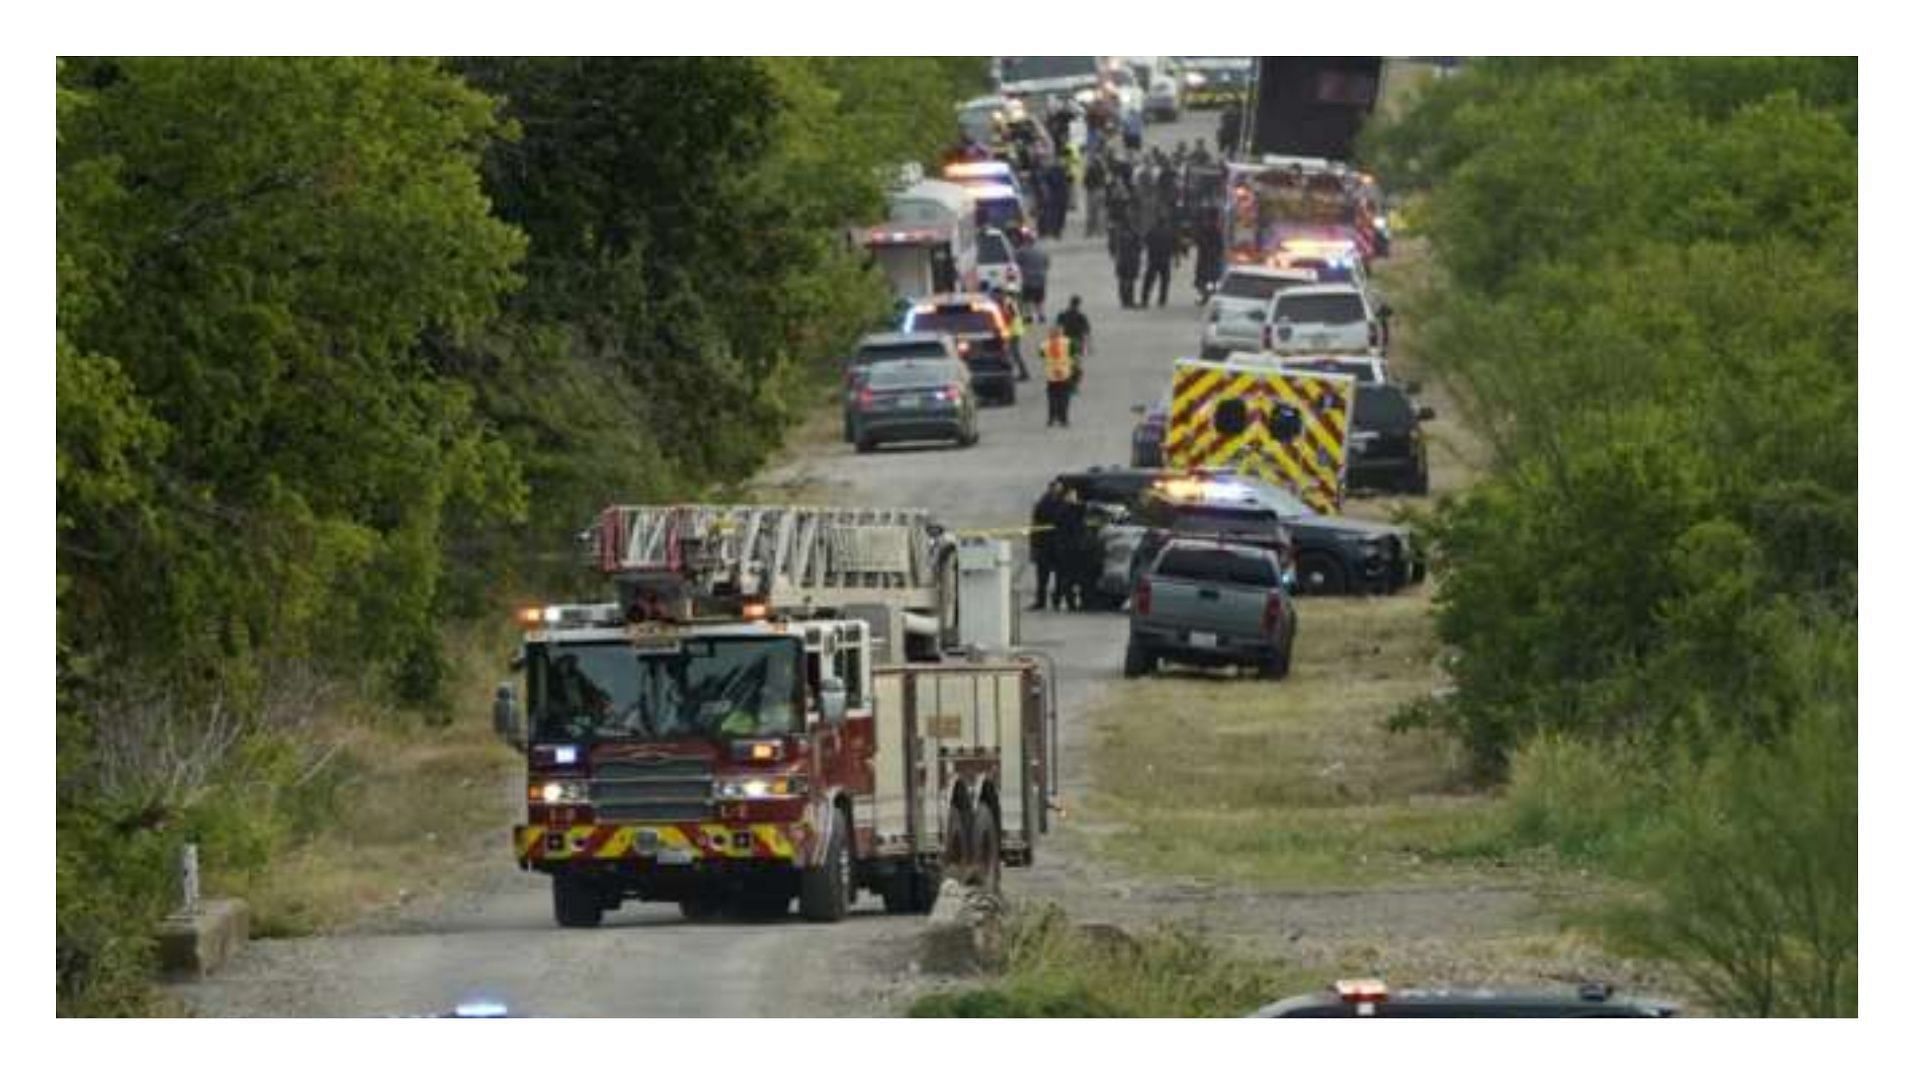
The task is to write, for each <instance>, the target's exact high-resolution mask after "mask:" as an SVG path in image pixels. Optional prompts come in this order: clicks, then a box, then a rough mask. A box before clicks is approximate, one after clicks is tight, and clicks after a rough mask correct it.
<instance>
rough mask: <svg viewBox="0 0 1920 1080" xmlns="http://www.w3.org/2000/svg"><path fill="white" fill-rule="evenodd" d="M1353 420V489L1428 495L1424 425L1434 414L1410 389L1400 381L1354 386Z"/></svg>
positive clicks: (1349, 478)
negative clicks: (1422, 426) (1424, 421)
mask: <svg viewBox="0 0 1920 1080" xmlns="http://www.w3.org/2000/svg"><path fill="white" fill-rule="evenodd" d="M1354 394H1355V399H1354V403H1353V422H1352V424H1351V425H1350V428H1349V430H1348V433H1347V488H1348V490H1350V491H1362V490H1374V491H1398V492H1404V493H1406V494H1409V495H1425V494H1426V493H1427V442H1426V440H1425V439H1424V438H1422V437H1421V435H1420V422H1421V421H1422V420H1431V419H1433V410H1432V409H1431V408H1429V407H1427V406H1425V405H1421V406H1418V407H1415V405H1414V403H1413V398H1412V396H1411V394H1410V392H1409V389H1408V388H1407V387H1405V386H1400V385H1397V384H1394V383H1371V384H1365V383H1363V384H1361V385H1360V386H1357V387H1355V388H1354Z"/></svg>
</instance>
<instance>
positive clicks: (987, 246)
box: [978, 229, 1021, 297]
mask: <svg viewBox="0 0 1920 1080" xmlns="http://www.w3.org/2000/svg"><path fill="white" fill-rule="evenodd" d="M978 265H979V267H980V283H981V288H982V289H1004V290H1005V291H1006V293H1007V295H1008V296H1013V297H1018V296H1019V295H1020V285H1021V281H1020V263H1019V261H1018V260H1017V259H1016V258H1015V256H1014V251H1013V241H1012V240H1011V239H1009V238H1008V237H1007V234H1006V233H1003V232H1001V231H1000V230H999V229H981V230H980V238H979V264H978Z"/></svg>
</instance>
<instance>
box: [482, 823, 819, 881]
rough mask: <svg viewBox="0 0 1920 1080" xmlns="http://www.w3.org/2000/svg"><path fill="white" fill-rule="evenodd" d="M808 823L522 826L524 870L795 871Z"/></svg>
mask: <svg viewBox="0 0 1920 1080" xmlns="http://www.w3.org/2000/svg"><path fill="white" fill-rule="evenodd" d="M813 841H814V835H813V829H812V828H811V827H810V826H809V825H808V824H807V823H806V822H804V821H795V822H779V823H767V822H753V823H744V822H743V823H739V824H733V823H726V822H705V823H699V824H685V823H675V824H638V825H627V824H621V825H568V826H557V825H556V826H548V825H518V826H515V827H514V831H513V842H514V853H515V855H516V857H517V858H518V860H519V863H520V868H521V869H523V870H554V869H559V868H561V867H582V866H584V865H592V866H597V867H602V868H606V869H614V868H619V869H622V870H649V869H661V870H669V869H672V868H687V867H692V868H698V869H703V870H717V871H726V870H730V869H740V870H745V869H750V868H758V869H797V868H799V867H802V866H805V865H806V864H807V862H808V857H809V856H810V855H811V853H812V850H813Z"/></svg>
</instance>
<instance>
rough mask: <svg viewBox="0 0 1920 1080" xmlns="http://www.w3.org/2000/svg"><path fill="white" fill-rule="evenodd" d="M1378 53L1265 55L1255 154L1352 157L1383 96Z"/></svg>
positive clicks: (1256, 92) (1256, 102) (1250, 150)
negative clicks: (1361, 134)
mask: <svg viewBox="0 0 1920 1080" xmlns="http://www.w3.org/2000/svg"><path fill="white" fill-rule="evenodd" d="M1384 62H1385V57H1380V56H1263V57H1261V58H1260V63H1259V68H1258V71H1257V73H1256V74H1255V77H1254V88H1253V94H1252V98H1253V123H1252V125H1251V131H1252V136H1253V138H1252V145H1250V146H1248V147H1246V148H1244V150H1243V152H1244V153H1245V154H1246V155H1247V156H1248V157H1252V158H1258V157H1261V156H1264V155H1267V154H1280V155H1285V156H1288V157H1307V158H1326V159H1328V160H1330V161H1352V160H1353V144H1354V140H1355V139H1356V138H1357V137H1358V136H1359V134H1360V128H1361V126H1362V125H1364V124H1365V123H1366V121H1367V117H1368V115H1370V114H1371V113H1372V112H1373V108H1374V104H1375V103H1376V102H1377V101H1378V99H1379V96H1380V81H1381V68H1382V67H1383V66H1384Z"/></svg>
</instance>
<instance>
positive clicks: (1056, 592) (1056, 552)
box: [1031, 480, 1105, 611]
mask: <svg viewBox="0 0 1920 1080" xmlns="http://www.w3.org/2000/svg"><path fill="white" fill-rule="evenodd" d="M1103 525H1104V522H1103V520H1102V514H1101V511H1100V508H1099V507H1097V506H1090V505H1088V504H1087V503H1084V502H1082V501H1081V500H1080V496H1079V494H1078V493H1077V492H1075V491H1074V490H1073V489H1072V488H1070V487H1068V486H1067V485H1065V484H1063V483H1061V482H1060V481H1058V480H1055V481H1054V482H1053V483H1051V484H1049V485H1047V490H1046V491H1045V492H1044V493H1043V494H1041V496H1040V501H1039V502H1036V503H1034V504H1033V529H1032V532H1031V546H1032V555H1033V567H1034V572H1035V573H1036V574H1037V575H1038V578H1039V590H1038V592H1037V594H1036V595H1035V596H1034V600H1033V606H1032V610H1034V611H1044V610H1046V609H1047V608H1048V607H1049V606H1051V607H1052V608H1053V610H1055V611H1061V610H1067V611H1079V610H1081V609H1082V608H1085V607H1089V606H1091V605H1092V603H1093V601H1094V593H1095V590H1096V589H1097V588H1098V586H1099V584H1100V569H1101V564H1102V562H1103V561H1104V558H1105V545H1104V541H1103V539H1102V537H1101V529H1102V527H1103Z"/></svg>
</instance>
